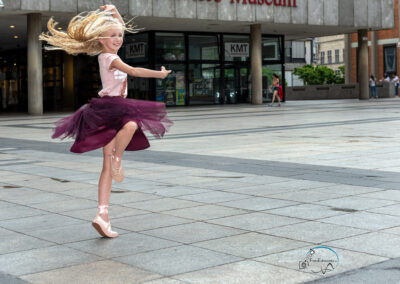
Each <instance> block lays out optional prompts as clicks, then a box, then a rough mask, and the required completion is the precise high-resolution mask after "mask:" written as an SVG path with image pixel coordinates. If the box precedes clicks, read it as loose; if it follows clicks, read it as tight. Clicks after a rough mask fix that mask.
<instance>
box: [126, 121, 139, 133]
mask: <svg viewBox="0 0 400 284" xmlns="http://www.w3.org/2000/svg"><path fill="white" fill-rule="evenodd" d="M124 128H125V129H126V130H128V131H129V132H135V131H136V129H137V128H138V125H137V123H136V122H134V121H129V122H128V123H126V124H125V125H124Z"/></svg>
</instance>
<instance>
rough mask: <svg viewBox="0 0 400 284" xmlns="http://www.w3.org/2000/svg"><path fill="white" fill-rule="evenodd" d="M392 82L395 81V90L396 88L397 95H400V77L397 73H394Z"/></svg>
mask: <svg viewBox="0 0 400 284" xmlns="http://www.w3.org/2000/svg"><path fill="white" fill-rule="evenodd" d="M392 82H393V83H394V90H395V93H396V97H397V96H398V95H399V83H400V81H399V77H398V76H397V74H396V73H393V74H392Z"/></svg>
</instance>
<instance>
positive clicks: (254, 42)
mask: <svg viewBox="0 0 400 284" xmlns="http://www.w3.org/2000/svg"><path fill="white" fill-rule="evenodd" d="M250 30H251V94H252V95H251V103H252V104H253V105H261V104H262V101H263V99H262V48H261V44H262V42H261V41H262V39H261V25H260V24H255V25H251V27H250Z"/></svg>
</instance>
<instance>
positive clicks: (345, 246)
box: [0, 99, 400, 284]
mask: <svg viewBox="0 0 400 284" xmlns="http://www.w3.org/2000/svg"><path fill="white" fill-rule="evenodd" d="M399 108H400V100H399V99H384V100H373V101H358V100H342V101H297V102H287V103H286V104H284V106H282V107H281V108H278V107H275V108H267V107H265V106H252V105H233V106H228V105H225V106H204V107H188V108H170V109H169V113H170V117H171V119H172V120H173V121H174V122H175V126H174V127H173V128H172V129H171V132H170V133H168V134H167V135H166V137H165V139H162V140H154V139H151V144H152V147H151V148H150V149H149V150H146V151H141V152H129V153H127V154H126V155H125V156H124V162H123V164H124V167H125V169H126V179H125V180H124V182H122V183H120V184H117V183H114V184H113V188H112V195H111V203H110V218H111V223H112V226H113V228H114V229H115V230H117V231H118V232H119V233H120V236H119V237H118V238H117V239H105V238H101V237H100V236H99V235H98V234H97V232H96V231H95V230H94V229H93V228H92V226H91V224H90V221H91V220H92V218H93V217H94V216H95V214H96V212H97V209H96V207H97V186H96V185H97V181H98V177H99V171H100V169H101V162H102V158H101V151H99V150H97V151H93V152H90V153H86V154H83V155H76V154H72V153H70V152H69V147H70V146H71V140H64V141H53V140H52V139H51V138H50V135H51V129H52V124H53V122H54V121H56V120H57V119H59V118H61V117H64V116H65V115H67V114H60V113H55V114H47V115H45V116H43V117H30V116H27V115H1V116H0V283H85V284H87V283H146V284H150V283H151V284H160V283H163V284H164V283H165V284H169V283H171V284H175V283H246V284H247V283H257V284H259V283H304V282H309V281H314V282H315V283H379V282H380V283H395V282H396V279H397V280H398V279H400V268H399V262H400V261H399V260H400V245H399V244H400V191H399V188H400V159H399V158H400V152H399V151H398V149H399V143H398V141H399V138H400V131H399V130H400V114H399V113H400V110H399ZM310 249H313V250H312V251H311V250H310ZM333 252H335V253H336V254H335V255H336V256H337V259H336V258H335V259H332V256H333V254H332V253H333ZM317 257H318V258H317ZM307 261H308V263H307ZM328 262H329V263H330V265H331V266H329V265H327V263H328ZM378 276H379V277H378ZM377 277H378V278H377ZM378 279H379V281H378ZM385 279H386V280H387V281H385ZM377 281H378V282H377Z"/></svg>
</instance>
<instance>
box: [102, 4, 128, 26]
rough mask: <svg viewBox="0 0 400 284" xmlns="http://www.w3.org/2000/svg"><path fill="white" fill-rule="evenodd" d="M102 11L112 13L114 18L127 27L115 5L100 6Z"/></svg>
mask: <svg viewBox="0 0 400 284" xmlns="http://www.w3.org/2000/svg"><path fill="white" fill-rule="evenodd" d="M100 9H103V10H104V11H110V12H112V13H113V17H114V18H116V19H118V20H119V21H120V22H121V24H122V25H123V26H125V22H124V20H123V19H122V17H121V15H120V13H119V12H118V10H117V8H116V7H115V6H114V5H111V4H108V5H104V6H100Z"/></svg>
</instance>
